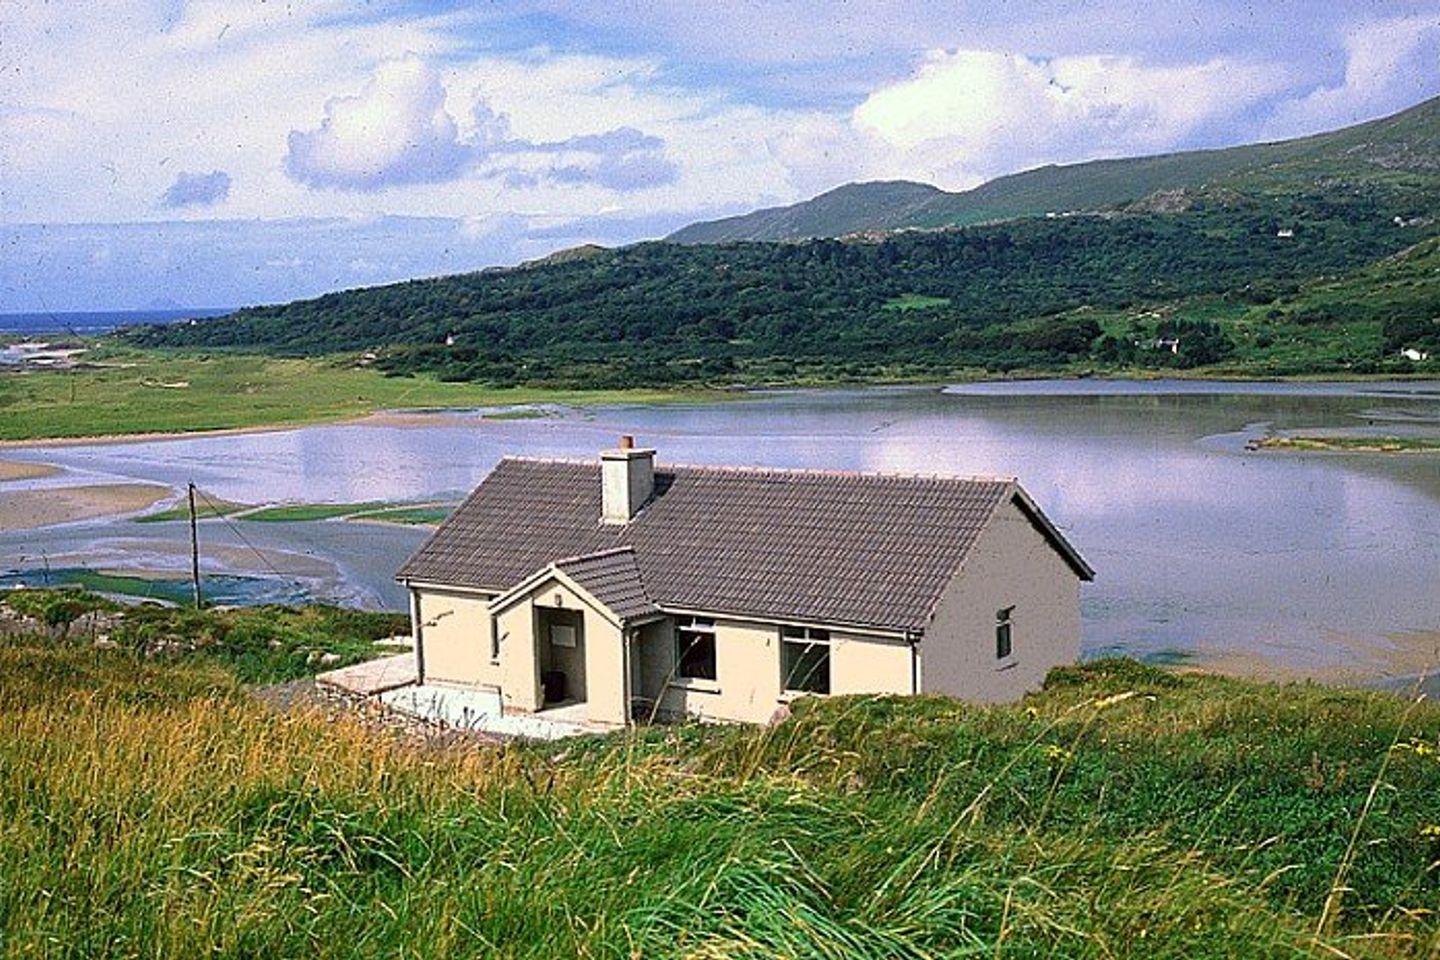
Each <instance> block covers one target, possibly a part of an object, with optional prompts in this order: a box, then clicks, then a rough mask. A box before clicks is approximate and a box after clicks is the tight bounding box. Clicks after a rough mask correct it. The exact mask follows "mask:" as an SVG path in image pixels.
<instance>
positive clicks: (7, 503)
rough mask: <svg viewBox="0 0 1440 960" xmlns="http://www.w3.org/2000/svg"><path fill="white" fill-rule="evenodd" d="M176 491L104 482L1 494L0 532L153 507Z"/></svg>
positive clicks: (148, 485) (30, 528) (166, 488)
mask: <svg viewBox="0 0 1440 960" xmlns="http://www.w3.org/2000/svg"><path fill="white" fill-rule="evenodd" d="M173 493H174V491H172V490H171V489H170V488H169V487H164V486H160V485H158V484H141V483H103V484H93V485H89V486H80V487H51V488H48V489H44V490H16V491H14V492H10V493H0V531H3V530H32V529H34V528H36V527H48V526H51V525H52V524H57V523H71V522H73V521H76V520H89V519H92V518H94V517H106V516H112V515H115V514H125V513H134V512H136V511H139V510H145V509H148V508H149V507H153V506H154V505H155V504H157V503H159V502H160V501H161V500H164V499H166V498H168V497H170V496H172V495H173Z"/></svg>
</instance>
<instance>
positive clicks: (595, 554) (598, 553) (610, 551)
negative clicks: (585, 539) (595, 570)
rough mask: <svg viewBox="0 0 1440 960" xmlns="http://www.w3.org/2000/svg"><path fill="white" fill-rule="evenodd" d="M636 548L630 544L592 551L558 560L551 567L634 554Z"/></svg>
mask: <svg viewBox="0 0 1440 960" xmlns="http://www.w3.org/2000/svg"><path fill="white" fill-rule="evenodd" d="M634 552H635V548H634V547H632V546H631V545H630V544H628V543H623V544H621V545H620V546H618V547H606V548H605V549H604V550H592V551H591V552H589V553H577V554H575V555H574V556H573V557H561V558H560V559H558V560H552V561H550V566H552V567H558V566H560V565H561V564H566V563H579V562H580V561H581V560H600V559H602V558H604V557H612V556H615V555H617V554H621V553H634Z"/></svg>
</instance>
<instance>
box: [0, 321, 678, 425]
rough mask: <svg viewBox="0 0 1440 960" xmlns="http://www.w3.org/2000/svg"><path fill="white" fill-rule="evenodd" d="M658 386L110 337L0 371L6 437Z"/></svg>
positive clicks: (610, 396)
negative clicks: (88, 354) (72, 357)
mask: <svg viewBox="0 0 1440 960" xmlns="http://www.w3.org/2000/svg"><path fill="white" fill-rule="evenodd" d="M675 396H676V394H674V393H672V392H665V391H658V390H651V391H643V390H630V391H588V392H584V391H581V392H575V391H572V392H566V393H563V394H562V393H559V392H557V391H554V390H548V391H547V390H538V389H497V388H494V387H487V386H484V385H481V384H471V383H441V382H439V381H437V380H435V379H433V378H430V377H424V376H421V377H398V378H397V377H386V376H384V375H383V374H381V373H380V372H379V371H377V370H374V369H370V368H362V367H357V366H356V365H355V362H354V360H353V358H318V359H296V358H288V359H282V358H276V357H264V356H252V355H236V354H223V353H221V354H203V353H183V352H163V351H141V350H130V349H117V348H115V347H113V346H110V345H108V344H107V345H105V346H103V347H101V348H100V349H99V350H98V351H96V354H95V360H94V364H93V365H92V366H86V367H81V368H78V369H73V370H63V371H57V370H43V371H27V372H23V373H22V372H14V371H8V372H0V440H33V439H42V438H48V437H86V436H108V435H113V434H124V433H181V432H187V431H194V430H219V429H232V428H237V427H256V426H276V425H291V424H303V423H314V422H319V421H325V420H341V419H345V418H349V417H359V416H364V415H365V414H368V413H373V412H375V411H377V410H389V409H415V408H437V407H452V408H466V407H483V406H491V405H502V404H520V403H534V402H545V401H557V402H563V403H572V404H589V403H604V402H621V401H631V402H658V401H663V400H667V399H674V398H675Z"/></svg>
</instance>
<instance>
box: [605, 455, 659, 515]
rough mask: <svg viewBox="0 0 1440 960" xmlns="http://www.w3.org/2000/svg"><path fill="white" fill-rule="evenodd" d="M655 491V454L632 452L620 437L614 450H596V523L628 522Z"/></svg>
mask: <svg viewBox="0 0 1440 960" xmlns="http://www.w3.org/2000/svg"><path fill="white" fill-rule="evenodd" d="M654 492H655V451H654V450H637V449H635V438H634V437H632V436H628V435H627V436H623V437H621V438H620V446H619V447H618V448H617V449H615V450H602V451H600V520H601V522H602V523H629V522H630V521H631V520H632V519H633V518H634V517H635V514H637V513H639V512H640V508H641V507H643V506H645V502H646V501H647V500H649V499H650V495H651V494H652V493H654Z"/></svg>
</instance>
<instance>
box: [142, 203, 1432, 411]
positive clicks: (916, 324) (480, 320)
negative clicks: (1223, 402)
mask: <svg viewBox="0 0 1440 960" xmlns="http://www.w3.org/2000/svg"><path fill="white" fill-rule="evenodd" d="M1437 209H1440V191H1434V190H1429V189H1423V190H1422V189H1414V188H1411V187H1407V188H1405V189H1397V188H1395V187H1393V186H1391V185H1388V184H1351V185H1336V186H1331V187H1327V188H1326V189H1324V190H1316V191H1312V192H1309V193H1305V194H1297V195H1290V196H1281V195H1264V194H1257V195H1245V194H1240V193H1236V192H1234V191H1226V192H1224V193H1222V194H1218V195H1214V196H1208V195H1207V196H1194V197H1191V198H1190V199H1189V201H1188V202H1187V204H1186V205H1185V207H1184V209H1181V210H1179V211H1176V212H1155V211H1154V210H1153V209H1150V208H1145V207H1141V208H1136V209H1132V210H1129V211H1111V212H1107V213H1103V214H1086V215H1074V216H1066V217H1049V218H1035V219H1028V220H1016V221H1011V222H1007V223H1002V224H994V225H988V226H978V227H970V228H964V229H957V230H946V231H935V232H904V233H899V234H894V235H890V236H888V237H886V238H885V239H883V240H882V241H879V242H868V241H867V242H861V241H848V242H841V241H837V240H816V241H810V242H806V243H799V244H795V243H787V244H756V243H746V244H731V245H716V246H679V245H674V244H666V243H647V244H640V245H637V246H633V247H629V248H624V249H619V250H609V251H587V255H586V256H583V257H575V258H556V259H552V260H550V261H548V262H545V263H541V264H537V265H533V266H530V267H524V268H517V269H512V270H503V271H485V272H481V273H474V274H467V275H462V276H453V277H444V278H438V279H431V280H422V281H412V282H408V283H402V284H396V285H392V286H387V287H379V288H373V289H367V290H357V291H350V292H345V293H336V294H330V295H327V296H324V297H321V298H319V299H315V300H310V301H304V302H297V303H292V304H287V305H284V306H276V307H265V308H257V309H250V310H244V311H241V312H239V313H237V314H235V315H234V316H233V317H230V318H225V319H220V320H214V321H208V322H200V323H197V324H194V325H181V326H173V327H163V328H146V329H143V330H135V331H132V332H130V333H129V334H128V336H129V337H130V338H131V339H132V340H133V341H136V342H138V343H141V344H144V345H150V346H180V347H204V348H207V349H213V348H243V349H263V350H266V351H271V352H276V353H280V354H291V355H298V354H323V353H336V352H347V351H352V352H370V353H373V354H374V358H373V359H374V362H376V363H378V364H379V365H380V366H382V368H384V369H386V370H389V371H392V372H395V373H413V372H421V371H424V372H431V373H436V374H438V375H440V376H441V377H444V378H448V379H467V380H479V381H486V382H491V383H495V384H515V383H543V384H551V385H556V386H632V385H657V384H665V383H691V382H706V383H725V382H732V381H738V380H743V381H746V382H795V381H802V380H814V379H859V378H877V377H927V376H943V375H947V374H952V373H954V372H957V371H961V370H965V369H975V368H983V369H986V370H990V371H1005V370H1013V369H1017V368H1046V369H1055V368H1061V367H1068V368H1075V367H1076V366H1077V365H1079V366H1094V365H1101V366H1104V365H1107V364H1109V365H1126V366H1131V365H1139V366H1150V367H1157V368H1164V367H1180V368H1190V367H1196V366H1202V365H1204V366H1213V365H1216V364H1219V365H1221V367H1220V368H1219V369H1229V370H1240V371H1244V372H1253V373H1276V374H1285V373H1303V372H1312V371H1322V370H1348V371H1353V372H1394V371H1397V370H1403V369H1409V368H1408V367H1407V366H1406V361H1403V360H1400V359H1399V358H1398V352H1397V351H1398V348H1399V345H1401V341H1402V340H1406V338H1409V340H1415V341H1416V342H1417V343H1418V342H1421V341H1423V342H1426V343H1429V342H1433V341H1434V340H1435V339H1436V337H1435V327H1436V324H1435V323H1434V322H1433V318H1435V317H1437V316H1440V287H1437V280H1436V274H1435V272H1434V271H1433V270H1427V269H1420V270H1418V271H1414V272H1413V275H1407V276H1408V278H1407V280H1406V281H1405V282H1404V283H1402V284H1398V285H1394V287H1393V289H1391V290H1390V294H1389V300H1388V301H1387V303H1388V306H1387V310H1386V311H1385V312H1384V314H1383V315H1381V314H1378V313H1376V312H1374V311H1369V312H1366V313H1363V314H1356V313H1355V312H1354V311H1351V310H1348V309H1337V310H1331V311H1330V312H1325V311H1319V312H1317V311H1315V310H1313V309H1312V305H1311V304H1310V302H1309V300H1308V299H1307V298H1308V297H1309V296H1310V291H1311V290H1312V289H1318V285H1328V286H1327V289H1329V290H1330V291H1331V293H1330V302H1332V304H1333V303H1336V302H1338V301H1337V300H1336V294H1335V285H1336V284H1337V283H1338V284H1340V286H1341V288H1343V289H1342V294H1341V295H1340V299H1341V300H1343V299H1344V295H1343V290H1348V289H1350V287H1349V286H1346V285H1347V284H1350V285H1352V286H1353V284H1361V285H1362V286H1363V284H1365V283H1367V282H1372V281H1370V280H1367V279H1366V278H1367V277H1371V275H1372V274H1373V272H1374V270H1375V269H1376V267H1375V266H1374V265H1375V264H1377V263H1380V262H1382V261H1384V260H1385V259H1386V258H1391V257H1396V256H1400V257H1401V258H1402V260H1405V261H1406V262H1410V261H1411V260H1413V258H1416V257H1418V258H1420V260H1421V261H1423V262H1425V263H1427V264H1433V263H1434V262H1435V249H1434V247H1433V245H1432V246H1420V247H1417V248H1415V250H1413V251H1412V252H1410V253H1406V251H1407V250H1410V248H1412V247H1414V246H1415V245H1416V244H1420V243H1421V242H1422V241H1425V240H1426V239H1427V238H1430V237H1432V236H1435V235H1436V234H1437V232H1440V225H1437V224H1436V223H1435V222H1434V220H1433V219H1431V218H1430V217H1429V216H1428V212H1429V211H1433V210H1437ZM1352 299H1354V298H1352ZM1407 343H1408V340H1407ZM1437 346H1440V344H1437Z"/></svg>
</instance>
